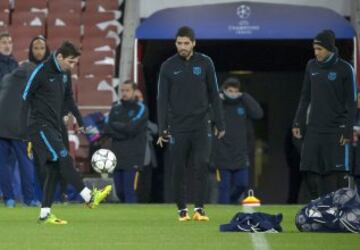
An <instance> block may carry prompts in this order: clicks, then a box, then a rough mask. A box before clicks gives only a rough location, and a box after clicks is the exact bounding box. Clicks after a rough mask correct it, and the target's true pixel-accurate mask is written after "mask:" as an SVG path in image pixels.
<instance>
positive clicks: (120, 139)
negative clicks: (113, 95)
mask: <svg viewBox="0 0 360 250" xmlns="http://www.w3.org/2000/svg"><path fill="white" fill-rule="evenodd" d="M105 122H106V123H107V125H106V130H107V134H109V135H110V137H111V138H112V146H111V149H112V151H113V152H114V153H115V155H116V158H117V166H116V169H124V170H130V169H139V168H141V167H142V166H143V165H144V158H145V148H146V126H147V122H148V110H147V108H146V106H145V105H144V104H143V103H142V102H135V101H121V102H120V103H115V104H114V105H113V107H112V108H111V111H110V114H109V119H108V120H107V121H105Z"/></svg>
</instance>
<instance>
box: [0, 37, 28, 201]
mask: <svg viewBox="0 0 360 250" xmlns="http://www.w3.org/2000/svg"><path fill="white" fill-rule="evenodd" d="M12 51H13V42H12V37H11V36H10V34H9V33H7V32H3V33H0V81H2V79H3V78H4V76H5V75H6V74H9V73H11V72H12V71H13V70H15V69H16V68H17V67H18V63H17V62H16V60H15V59H14V57H13V56H12ZM6 81H7V82H8V80H6ZM3 84H4V83H2V85H3ZM0 87H1V89H2V90H1V92H2V93H1V95H2V98H1V99H2V101H1V102H2V107H1V109H6V111H9V108H11V105H9V102H5V100H4V99H6V98H7V97H6V96H5V94H6V93H5V92H7V91H4V88H6V86H0ZM18 93H19V92H18ZM5 116H6V114H5V113H4V112H2V119H1V120H6V119H5ZM12 126H13V124H12ZM6 133H7V130H6V128H5V129H4V127H3V126H1V125H0V187H1V190H2V192H3V199H4V202H5V205H6V206H7V207H10V208H11V207H14V206H15V198H14V197H15V196H14V192H13V188H12V181H13V179H14V178H13V173H12V172H13V171H12V166H11V165H14V163H15V162H14V160H15V159H16V157H15V155H16V154H18V153H19V152H21V150H22V149H23V148H22V146H23V145H22V144H23V143H22V142H17V141H11V140H9V137H8V136H3V135H4V134H6ZM10 139H11V137H10ZM14 150H15V151H14ZM16 152H17V153H16ZM24 157H26V155H24ZM24 160H25V159H24ZM32 196H33V195H32ZM26 202H27V203H30V202H31V201H26Z"/></svg>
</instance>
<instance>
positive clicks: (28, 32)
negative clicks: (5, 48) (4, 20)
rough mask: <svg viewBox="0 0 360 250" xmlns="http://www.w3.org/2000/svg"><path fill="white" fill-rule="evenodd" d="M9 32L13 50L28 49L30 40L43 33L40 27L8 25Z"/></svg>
mask: <svg viewBox="0 0 360 250" xmlns="http://www.w3.org/2000/svg"><path fill="white" fill-rule="evenodd" d="M9 32H10V34H11V36H12V38H13V43H14V50H16V49H28V48H29V45H30V42H31V40H32V39H33V38H34V37H35V36H38V35H43V32H42V28H41V27H37V26H35V27H27V26H14V25H11V26H9Z"/></svg>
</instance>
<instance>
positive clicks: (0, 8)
mask: <svg viewBox="0 0 360 250" xmlns="http://www.w3.org/2000/svg"><path fill="white" fill-rule="evenodd" d="M4 11H5V12H8V11H9V1H8V0H1V1H0V12H4Z"/></svg>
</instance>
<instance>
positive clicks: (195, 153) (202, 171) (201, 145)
mask: <svg viewBox="0 0 360 250" xmlns="http://www.w3.org/2000/svg"><path fill="white" fill-rule="evenodd" d="M210 141H211V133H210V131H209V130H208V129H207V128H204V129H199V130H195V131H192V132H186V133H173V134H172V135H171V140H170V154H171V156H170V157H171V160H170V161H171V165H172V173H173V174H172V177H173V178H172V180H173V185H174V197H175V202H176V205H177V207H178V209H179V210H180V209H184V208H186V182H187V180H186V179H185V176H186V168H187V167H189V166H188V165H191V167H192V170H193V175H192V176H193V178H194V203H195V207H201V208H202V207H203V206H204V199H205V191H206V180H207V173H208V163H209V157H210V145H211V144H210Z"/></svg>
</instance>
